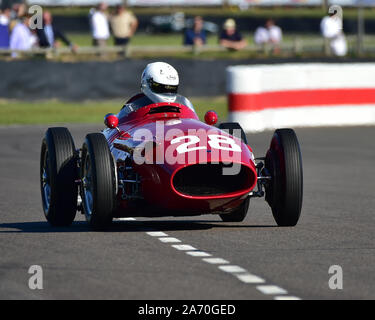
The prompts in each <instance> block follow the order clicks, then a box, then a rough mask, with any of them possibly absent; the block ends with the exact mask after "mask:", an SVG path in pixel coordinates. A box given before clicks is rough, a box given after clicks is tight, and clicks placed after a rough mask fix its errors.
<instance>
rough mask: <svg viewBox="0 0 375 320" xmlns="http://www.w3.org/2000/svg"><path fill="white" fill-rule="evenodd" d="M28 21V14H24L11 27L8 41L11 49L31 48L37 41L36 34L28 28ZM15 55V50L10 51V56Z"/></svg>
mask: <svg viewBox="0 0 375 320" xmlns="http://www.w3.org/2000/svg"><path fill="white" fill-rule="evenodd" d="M29 21H30V16H29V15H25V16H24V17H22V18H21V21H20V22H18V23H17V24H16V25H15V27H14V28H13V30H12V33H11V34H10V42H9V44H10V45H9V46H10V49H11V50H25V51H26V50H31V48H32V47H33V46H34V45H35V44H36V43H37V38H36V36H35V35H34V34H33V33H32V32H31V30H30V28H29ZM17 56H18V55H17V53H16V52H13V53H12V57H17Z"/></svg>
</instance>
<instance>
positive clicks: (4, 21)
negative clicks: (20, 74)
mask: <svg viewBox="0 0 375 320" xmlns="http://www.w3.org/2000/svg"><path fill="white" fill-rule="evenodd" d="M9 18H10V9H9V8H6V9H4V10H3V12H2V13H0V48H3V49H7V48H9Z"/></svg>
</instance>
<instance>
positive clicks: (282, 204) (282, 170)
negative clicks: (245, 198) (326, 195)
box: [265, 129, 303, 226]
mask: <svg viewBox="0 0 375 320" xmlns="http://www.w3.org/2000/svg"><path fill="white" fill-rule="evenodd" d="M265 167H266V169H267V170H268V172H269V174H270V175H271V181H270V182H269V183H268V184H267V185H266V201H267V202H268V204H269V205H270V207H271V209H272V214H273V217H274V218H275V221H276V223H277V224H278V225H279V226H295V225H296V224H297V222H298V220H299V217H300V214H301V208H302V193H303V174H302V157H301V151H300V147H299V143H298V140H297V136H296V134H295V132H294V131H293V130H292V129H278V130H276V131H275V133H274V135H273V137H272V140H271V145H270V148H269V150H268V152H267V155H266V159H265Z"/></svg>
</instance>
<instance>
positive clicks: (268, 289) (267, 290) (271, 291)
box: [257, 284, 288, 295]
mask: <svg viewBox="0 0 375 320" xmlns="http://www.w3.org/2000/svg"><path fill="white" fill-rule="evenodd" d="M257 289H258V290H259V291H260V292H262V293H263V294H267V295H276V294H287V293H288V291H286V290H284V289H283V288H280V287H278V286H274V285H270V284H267V285H261V286H257Z"/></svg>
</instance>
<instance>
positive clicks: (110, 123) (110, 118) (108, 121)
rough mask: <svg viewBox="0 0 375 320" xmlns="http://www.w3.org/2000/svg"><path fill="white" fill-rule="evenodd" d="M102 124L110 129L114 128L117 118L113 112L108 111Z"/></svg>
mask: <svg viewBox="0 0 375 320" xmlns="http://www.w3.org/2000/svg"><path fill="white" fill-rule="evenodd" d="M104 124H105V125H106V126H107V127H108V128H110V129H115V128H117V126H118V118H117V116H116V115H115V114H113V113H108V114H107V115H106V116H105V117H104Z"/></svg>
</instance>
